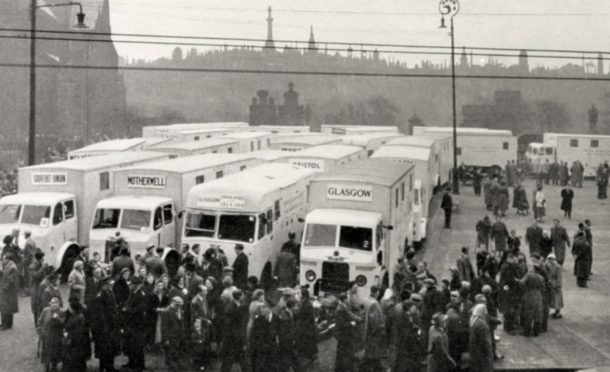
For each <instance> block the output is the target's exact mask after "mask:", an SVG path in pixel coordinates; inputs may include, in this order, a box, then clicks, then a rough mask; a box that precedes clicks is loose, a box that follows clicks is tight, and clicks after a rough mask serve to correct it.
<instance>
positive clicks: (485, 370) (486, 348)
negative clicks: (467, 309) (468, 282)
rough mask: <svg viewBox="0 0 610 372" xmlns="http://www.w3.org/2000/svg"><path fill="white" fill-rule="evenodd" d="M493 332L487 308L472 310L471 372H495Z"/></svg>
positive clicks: (477, 307)
mask: <svg viewBox="0 0 610 372" xmlns="http://www.w3.org/2000/svg"><path fill="white" fill-rule="evenodd" d="M491 337H492V336H491V331H490V329H489V324H488V323H487V308H486V307H485V304H478V305H476V306H475V307H474V308H473V310H472V317H471V318H470V337H469V348H468V349H469V352H470V372H493V370H494V352H493V346H492V343H491Z"/></svg>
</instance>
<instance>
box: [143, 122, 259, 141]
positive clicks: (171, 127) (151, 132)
mask: <svg viewBox="0 0 610 372" xmlns="http://www.w3.org/2000/svg"><path fill="white" fill-rule="evenodd" d="M247 127H248V123H246V122H226V123H223V122H220V123H180V124H168V125H149V126H145V127H143V128H142V137H145V138H148V137H167V136H168V135H167V133H169V132H178V131H183V130H199V129H229V130H242V129H244V128H247Z"/></svg>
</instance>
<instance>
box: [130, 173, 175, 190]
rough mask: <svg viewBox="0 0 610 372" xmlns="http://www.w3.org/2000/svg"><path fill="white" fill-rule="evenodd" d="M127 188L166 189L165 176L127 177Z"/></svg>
mask: <svg viewBox="0 0 610 372" xmlns="http://www.w3.org/2000/svg"><path fill="white" fill-rule="evenodd" d="M127 187H137V188H141V189H164V188H166V187H167V182H166V180H165V176H128V177H127Z"/></svg>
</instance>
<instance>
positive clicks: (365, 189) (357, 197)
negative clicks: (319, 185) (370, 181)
mask: <svg viewBox="0 0 610 372" xmlns="http://www.w3.org/2000/svg"><path fill="white" fill-rule="evenodd" d="M326 198H327V199H333V200H350V201H359V202H372V201H373V186H372V185H350V184H338V183H331V184H328V186H326Z"/></svg>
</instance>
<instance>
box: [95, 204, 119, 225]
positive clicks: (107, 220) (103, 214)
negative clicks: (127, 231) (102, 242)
mask: <svg viewBox="0 0 610 372" xmlns="http://www.w3.org/2000/svg"><path fill="white" fill-rule="evenodd" d="M120 213H121V210H120V209H110V208H103V209H98V210H96V211H95V217H94V218H93V226H92V228H93V229H115V228H116V227H117V226H118V225H119V215H120Z"/></svg>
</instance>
